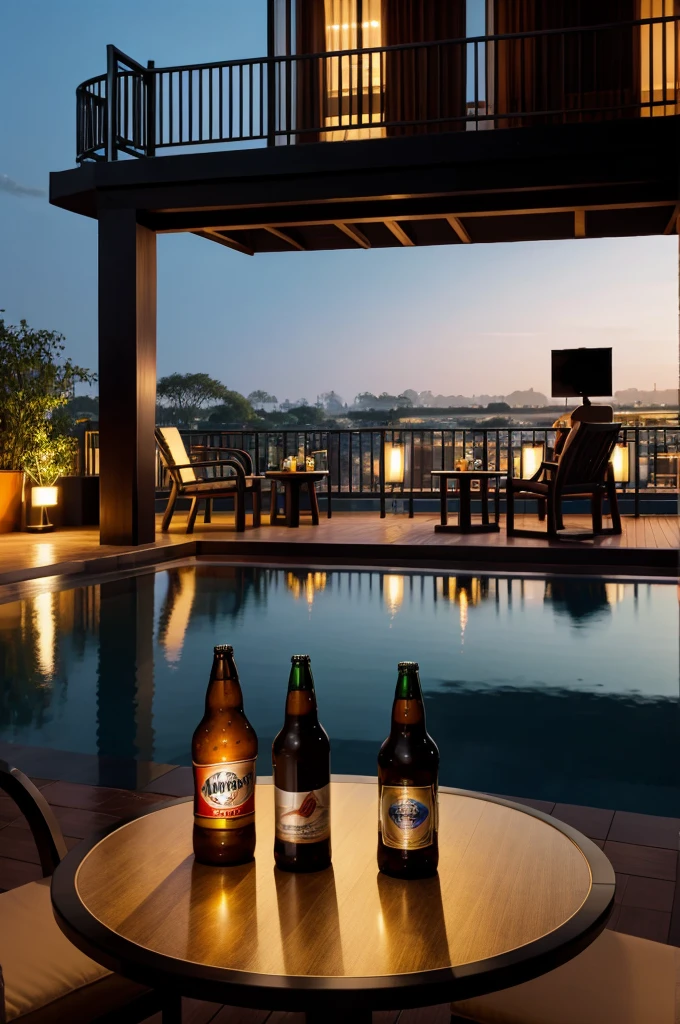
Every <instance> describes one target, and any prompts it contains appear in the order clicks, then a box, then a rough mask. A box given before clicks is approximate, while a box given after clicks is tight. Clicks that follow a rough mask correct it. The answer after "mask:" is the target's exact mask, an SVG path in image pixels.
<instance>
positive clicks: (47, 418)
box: [0, 318, 96, 533]
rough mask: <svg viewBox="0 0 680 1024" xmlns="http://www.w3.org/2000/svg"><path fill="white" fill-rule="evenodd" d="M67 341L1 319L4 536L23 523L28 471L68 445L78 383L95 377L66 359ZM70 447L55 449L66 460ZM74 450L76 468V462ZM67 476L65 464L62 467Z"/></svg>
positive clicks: (0, 503)
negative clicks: (71, 403)
mask: <svg viewBox="0 0 680 1024" xmlns="http://www.w3.org/2000/svg"><path fill="white" fill-rule="evenodd" d="M63 340H64V339H63V337H62V335H61V334H59V333H57V332H56V331H36V330H33V329H32V328H31V327H29V325H28V324H27V323H26V321H25V320H22V321H21V322H20V323H19V325H18V326H13V325H11V324H7V323H5V321H4V320H3V319H1V318H0V367H2V372H1V373H0V533H8V532H9V531H11V530H16V529H18V528H19V526H20V522H21V507H22V497H23V492H24V470H25V468H26V465H27V464H31V465H32V466H34V468H35V464H34V462H33V461H32V459H33V457H34V456H36V455H39V454H40V453H41V452H42V453H43V454H45V453H46V452H47V451H48V450H50V443H51V442H52V441H54V442H56V441H57V440H58V439H59V438H64V439H65V440H67V441H68V438H67V436H66V435H67V434H68V430H69V429H70V426H71V422H70V418H69V417H68V415H66V411H65V409H64V407H65V406H66V403H67V402H68V400H69V398H70V397H71V396H72V394H73V387H74V385H75V384H76V383H77V382H85V383H90V382H92V381H94V380H96V375H95V374H93V373H91V372H90V371H89V370H86V369H83V368H82V367H80V366H76V365H74V364H73V363H72V362H71V360H70V359H66V360H64V359H63V356H62V353H63V351H64V344H63ZM67 447H68V445H66V446H64V445H61V444H60V443H58V444H57V445H56V447H55V448H53V449H51V450H52V454H53V456H54V458H56V459H57V460H60V459H62V460H63V459H65V452H66V448H67ZM72 453H73V449H72V448H71V464H72V459H73V454H72ZM60 465H61V466H62V469H61V470H60V472H63V467H64V466H65V462H64V461H62V462H61V463H60Z"/></svg>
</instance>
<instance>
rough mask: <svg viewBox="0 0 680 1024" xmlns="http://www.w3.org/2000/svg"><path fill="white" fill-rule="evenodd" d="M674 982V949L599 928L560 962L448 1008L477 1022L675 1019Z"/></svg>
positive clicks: (621, 1023) (650, 1023) (649, 1023)
mask: <svg viewBox="0 0 680 1024" xmlns="http://www.w3.org/2000/svg"><path fill="white" fill-rule="evenodd" d="M679 985H680V949H677V948H676V947H675V946H663V945H661V943H659V942H650V941H648V940H647V939H638V938H636V937H635V936H634V935H623V934H621V933H620V932H613V931H610V930H609V929H605V931H603V932H602V934H601V935H600V936H599V937H598V938H597V939H596V940H595V942H593V943H592V944H591V945H590V946H588V948H587V949H586V950H584V952H583V953H581V954H579V956H577V957H575V958H574V959H573V960H570V961H569V963H566V964H563V966H562V967H558V968H557V969H556V970H554V971H551V972H550V973H549V974H544V975H542V976H541V977H540V978H535V979H534V980H533V981H527V982H525V983H524V984H523V985H516V986H515V987H514V988H508V989H504V990H503V991H502V992H494V993H492V994H491V995H488V996H478V997H477V998H476V999H466V1000H464V1001H462V1002H459V1003H452V1004H451V1012H452V1013H453V1014H457V1015H458V1016H459V1017H462V1018H463V1019H464V1020H472V1021H477V1022H479V1024H677V1020H678V1019H679V1018H678V1017H677V1016H676V1014H677V1010H678V1008H679V1007H680V998H679V989H678V986H679Z"/></svg>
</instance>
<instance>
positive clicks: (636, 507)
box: [633, 427, 649, 519]
mask: <svg viewBox="0 0 680 1024" xmlns="http://www.w3.org/2000/svg"><path fill="white" fill-rule="evenodd" d="M647 467H648V472H649V443H648V444H647ZM633 514H634V516H635V518H636V519H639V518H640V428H639V427H636V428H635V497H634V507H633Z"/></svg>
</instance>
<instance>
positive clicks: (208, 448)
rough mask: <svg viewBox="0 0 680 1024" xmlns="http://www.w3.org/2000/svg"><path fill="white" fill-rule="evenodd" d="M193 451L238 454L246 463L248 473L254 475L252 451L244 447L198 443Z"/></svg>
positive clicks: (245, 467)
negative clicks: (221, 446) (245, 449)
mask: <svg viewBox="0 0 680 1024" xmlns="http://www.w3.org/2000/svg"><path fill="white" fill-rule="evenodd" d="M193 451H196V452H200V453H201V454H203V453H205V452H227V453H228V454H231V455H238V456H239V457H240V458H241V459H242V460H243V462H244V463H245V465H244V469H245V471H246V475H247V476H254V473H253V460H252V458H251V456H250V452H246V451H244V450H243V449H242V448H219V447H217V448H214V447H213V446H212V445H196V447H195V448H192V452H193ZM194 465H195V463H194Z"/></svg>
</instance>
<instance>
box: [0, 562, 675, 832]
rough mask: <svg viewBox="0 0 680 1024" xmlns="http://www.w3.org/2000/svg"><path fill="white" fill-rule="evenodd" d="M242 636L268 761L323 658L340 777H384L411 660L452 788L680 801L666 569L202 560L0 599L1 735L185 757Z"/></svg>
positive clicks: (650, 804) (662, 807) (247, 685)
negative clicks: (214, 677)
mask: <svg viewBox="0 0 680 1024" xmlns="http://www.w3.org/2000/svg"><path fill="white" fill-rule="evenodd" d="M215 643H232V644H233V645H234V648H235V655H236V661H237V664H238V667H239V672H240V675H241V681H242V685H243V692H244V698H245V706H246V712H247V714H248V717H249V718H250V720H251V722H252V723H253V725H254V727H255V729H256V731H257V733H258V736H259V739H260V761H259V771H260V772H261V773H262V774H268V773H269V771H270V760H269V748H270V744H271V741H272V738H273V736H274V735H275V733H276V732H277V731H278V729H279V727H280V723H281V719H282V714H283V705H284V699H285V690H286V684H287V680H288V671H289V663H290V655H291V654H294V653H300V652H302V653H309V654H310V655H311V657H312V667H313V671H314V676H315V680H316V687H317V694H318V699H319V708H320V717H321V721H322V722H323V724H324V725H325V727H326V729H327V731H328V733H329V735H330V737H331V742H332V767H333V771H335V772H338V773H362V774H374V773H375V762H376V757H377V752H378V748H379V746H380V744H381V742H382V740H383V739H384V737H385V735H386V734H387V731H388V729H389V719H390V709H391V702H392V696H393V691H394V683H395V679H396V666H397V662H398V661H399V660H401V659H409V660H417V661H419V662H420V667H421V679H422V682H423V688H424V691H425V698H426V707H427V715H428V728H429V731H430V732H431V734H432V735H433V737H434V739H435V740H436V742H437V744H438V746H439V749H440V752H441V782H442V783H443V784H446V785H453V786H462V787H465V788H471V789H479V790H485V791H490V792H494V793H502V794H508V795H511V796H525V797H535V798H545V799H550V800H557V801H562V802H569V803H579V804H589V805H592V806H600V807H612V808H617V809H626V810H634V811H643V812H647V813H652V814H669V815H676V814H677V813H678V809H679V808H680V758H679V757H678V748H679V744H678V739H679V736H678V732H679V730H678V725H679V718H678V711H679V699H678V698H679V694H678V628H677V596H676V591H675V588H674V587H673V585H671V584H666V583H663V582H658V583H657V582H653V583H649V582H639V583H621V582H617V581H610V580H603V579H578V578H573V577H569V578H564V577H552V578H548V579H539V578H536V577H531V578H518V577H515V578H510V577H494V576H471V575H457V576H453V575H442V574H439V575H437V574H434V573H423V572H413V573H396V572H375V571H344V570H340V569H337V570H335V569H334V570H333V571H327V572H323V571H313V570H308V569H288V568H272V569H267V568H253V567H242V566H241V567H235V566H229V565H224V564H212V563H210V564H208V563H201V562H198V563H192V564H186V565H175V566H171V567H169V568H161V569H159V570H158V571H152V572H145V573H141V574H137V575H131V576H129V577H126V578H122V579H121V578H118V579H115V580H106V581H102V582H100V583H93V584H91V585H88V586H69V587H66V588H64V589H56V590H49V589H45V590H44V591H43V592H42V593H38V594H36V595H35V596H33V597H30V598H26V599H24V600H18V601H9V602H5V603H3V604H0V739H3V740H6V741H10V742H12V743H16V744H25V745H32V746H40V747H49V748H53V749H55V750H66V751H74V752H81V753H86V754H98V755H100V756H103V757H112V758H119V759H138V760H144V761H156V762H162V763H170V764H190V763H191V758H190V741H191V734H192V731H193V729H194V726H195V725H196V723H197V722H198V720H199V719H200V717H201V714H202V706H203V699H204V694H205V688H206V684H207V679H208V674H209V671H210V665H211V661H212V647H213V645H214V644H215Z"/></svg>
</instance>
